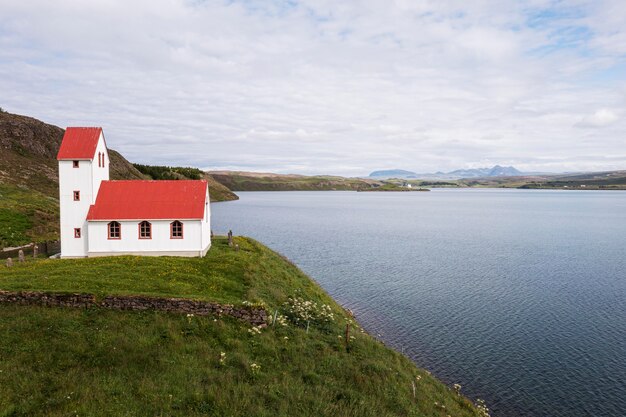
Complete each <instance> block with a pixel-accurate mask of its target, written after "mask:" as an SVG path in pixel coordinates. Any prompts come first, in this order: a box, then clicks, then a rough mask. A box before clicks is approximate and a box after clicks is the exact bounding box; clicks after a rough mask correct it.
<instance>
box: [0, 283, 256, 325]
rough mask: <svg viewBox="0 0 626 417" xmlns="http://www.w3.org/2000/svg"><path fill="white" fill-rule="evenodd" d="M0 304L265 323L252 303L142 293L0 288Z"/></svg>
mask: <svg viewBox="0 0 626 417" xmlns="http://www.w3.org/2000/svg"><path fill="white" fill-rule="evenodd" d="M0 303H12V304H21V305H39V306H50V307H75V308H88V307H101V308H107V309H112V310H132V311H145V310H155V311H166V312H170V313H179V314H193V315H197V316H230V317H235V318H237V319H239V320H243V321H246V322H248V323H250V324H252V325H254V326H261V327H265V326H266V325H267V312H266V311H265V309H263V308H260V307H253V306H240V307H237V306H233V305H231V304H218V303H212V302H210V301H198V300H189V299H186V298H159V297H144V296H106V297H104V299H103V300H102V301H100V302H99V301H97V300H96V296H95V295H93V294H57V293H45V292H38V291H19V292H13V291H2V290H0Z"/></svg>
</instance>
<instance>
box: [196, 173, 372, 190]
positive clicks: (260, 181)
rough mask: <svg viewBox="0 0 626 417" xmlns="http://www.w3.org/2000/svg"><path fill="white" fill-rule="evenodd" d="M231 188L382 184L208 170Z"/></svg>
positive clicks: (356, 187)
mask: <svg viewBox="0 0 626 417" xmlns="http://www.w3.org/2000/svg"><path fill="white" fill-rule="evenodd" d="M208 174H209V175H210V176H211V177H213V178H215V180H216V181H218V182H219V183H221V184H223V185H224V186H226V187H227V188H229V189H230V190H232V191H336V190H343V191H361V190H367V189H371V188H375V187H379V186H382V185H383V183H382V182H380V181H376V180H369V179H362V178H345V177H338V176H330V175H316V176H306V175H293V174H289V175H284V174H271V173H262V172H242V171H209V172H208Z"/></svg>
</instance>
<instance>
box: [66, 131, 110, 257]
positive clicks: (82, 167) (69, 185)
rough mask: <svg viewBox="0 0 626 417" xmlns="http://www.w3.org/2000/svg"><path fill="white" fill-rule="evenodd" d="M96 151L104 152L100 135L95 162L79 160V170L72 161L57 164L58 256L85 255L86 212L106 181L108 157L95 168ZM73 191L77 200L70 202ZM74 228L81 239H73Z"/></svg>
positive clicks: (86, 236) (72, 199) (72, 198)
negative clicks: (59, 214) (59, 236)
mask: <svg viewBox="0 0 626 417" xmlns="http://www.w3.org/2000/svg"><path fill="white" fill-rule="evenodd" d="M98 152H105V153H106V146H105V144H104V138H103V136H102V134H101V135H100V139H99V141H98V145H97V149H96V153H95V156H96V159H95V160H84V159H82V160H79V161H78V163H79V167H78V168H74V167H73V161H59V205H60V211H61V216H60V221H61V256H62V257H64V258H66V257H84V256H87V248H88V247H87V244H88V243H87V242H88V230H87V222H86V219H87V212H88V211H89V206H90V205H92V204H93V203H95V201H96V196H97V195H98V189H99V188H100V183H101V181H103V180H108V179H109V157H108V154H106V158H105V162H106V165H105V167H98ZM74 191H80V201H74ZM74 228H80V229H81V237H80V238H75V237H74Z"/></svg>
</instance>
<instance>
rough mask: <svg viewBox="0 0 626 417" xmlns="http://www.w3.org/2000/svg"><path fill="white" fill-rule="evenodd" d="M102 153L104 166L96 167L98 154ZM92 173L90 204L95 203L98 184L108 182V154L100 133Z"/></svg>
mask: <svg viewBox="0 0 626 417" xmlns="http://www.w3.org/2000/svg"><path fill="white" fill-rule="evenodd" d="M99 152H104V166H103V167H99V166H98V153H99ZM92 164H93V165H92V166H93V171H92V178H91V181H92V184H93V190H94V193H93V200H92V202H91V204H94V203H95V202H96V197H97V196H98V190H99V189H100V183H101V182H102V181H108V180H109V152H108V151H107V147H106V144H105V143H104V135H103V134H102V132H100V139H99V140H98V146H97V147H96V153H95V156H94V160H93V162H92Z"/></svg>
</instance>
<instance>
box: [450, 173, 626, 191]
mask: <svg viewBox="0 0 626 417" xmlns="http://www.w3.org/2000/svg"><path fill="white" fill-rule="evenodd" d="M458 183H459V184H460V185H462V186H467V187H490V188H522V189H563V190H567V189H577V190H626V171H604V172H590V173H577V174H552V175H527V176H516V177H497V178H475V179H465V180H461V181H458Z"/></svg>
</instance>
